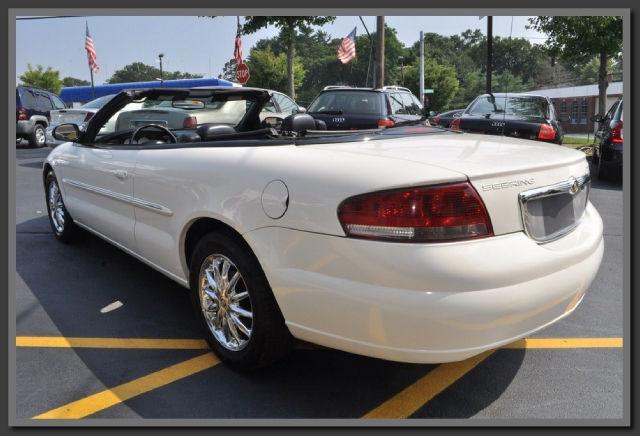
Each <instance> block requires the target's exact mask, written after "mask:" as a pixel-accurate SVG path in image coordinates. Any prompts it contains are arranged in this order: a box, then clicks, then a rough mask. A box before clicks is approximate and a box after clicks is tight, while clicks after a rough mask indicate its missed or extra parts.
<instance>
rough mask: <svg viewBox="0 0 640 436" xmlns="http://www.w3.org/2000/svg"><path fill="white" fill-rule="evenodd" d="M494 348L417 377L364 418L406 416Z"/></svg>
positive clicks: (484, 357) (450, 383) (398, 417)
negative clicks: (416, 379)
mask: <svg viewBox="0 0 640 436" xmlns="http://www.w3.org/2000/svg"><path fill="white" fill-rule="evenodd" d="M493 352H494V350H490V351H485V352H484V353H482V354H479V355H477V356H474V357H471V358H470V359H467V360H463V361H462V362H453V363H444V364H442V365H439V366H438V367H437V368H435V369H433V370H431V371H430V372H429V373H427V374H426V375H424V376H423V377H422V378H420V379H418V381H416V382H415V383H413V384H412V385H410V386H409V387H407V388H405V389H404V390H402V391H400V392H398V393H397V394H396V395H394V396H393V397H391V398H389V399H388V400H387V401H385V402H384V403H382V404H381V405H379V406H378V407H376V408H375V409H373V410H371V411H370V412H369V413H367V414H366V415H364V416H363V417H362V418H364V419H401V418H407V417H408V416H410V415H411V414H413V413H414V412H415V411H416V410H418V409H419V408H420V407H422V406H423V405H424V404H426V403H427V402H428V401H430V400H431V399H432V398H433V397H435V396H436V395H438V394H439V393H440V392H442V391H443V390H445V389H446V388H448V387H449V386H451V385H452V384H453V383H454V382H455V381H456V380H458V379H459V378H460V377H462V376H463V375H465V374H466V373H468V372H469V371H471V370H472V369H473V368H474V367H475V366H476V365H478V364H479V363H480V362H482V361H483V360H484V359H486V358H487V357H489V356H490V355H491V354H492V353H493Z"/></svg>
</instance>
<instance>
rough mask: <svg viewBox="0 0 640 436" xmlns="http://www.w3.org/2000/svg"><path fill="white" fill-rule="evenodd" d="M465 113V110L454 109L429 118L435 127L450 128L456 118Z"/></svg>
mask: <svg viewBox="0 0 640 436" xmlns="http://www.w3.org/2000/svg"><path fill="white" fill-rule="evenodd" d="M463 112H464V109H453V110H450V111H446V112H440V113H439V114H437V115H434V116H432V117H429V122H430V123H431V125H433V126H440V127H444V128H449V126H450V125H451V122H452V121H453V120H455V119H456V118H460V116H462V113H463Z"/></svg>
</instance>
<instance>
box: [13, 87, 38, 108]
mask: <svg viewBox="0 0 640 436" xmlns="http://www.w3.org/2000/svg"><path fill="white" fill-rule="evenodd" d="M19 94H20V97H21V98H20V99H18V100H17V101H16V105H17V106H22V107H24V108H27V109H33V108H34V107H35V105H36V101H35V97H34V96H33V94H32V93H31V91H29V90H28V89H24V88H22V90H21V91H19ZM16 97H18V94H16Z"/></svg>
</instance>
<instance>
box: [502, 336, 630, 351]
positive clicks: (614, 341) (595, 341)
mask: <svg viewBox="0 0 640 436" xmlns="http://www.w3.org/2000/svg"><path fill="white" fill-rule="evenodd" d="M621 347H622V338H530V339H520V340H519V341H516V342H512V343H511V344H508V345H505V346H503V347H502V348H509V349H518V348H527V349H532V348H621Z"/></svg>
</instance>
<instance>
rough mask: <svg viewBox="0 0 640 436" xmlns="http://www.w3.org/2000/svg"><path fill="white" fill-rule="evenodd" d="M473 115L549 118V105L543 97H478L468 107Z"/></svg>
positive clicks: (468, 111)
mask: <svg viewBox="0 0 640 436" xmlns="http://www.w3.org/2000/svg"><path fill="white" fill-rule="evenodd" d="M467 113H468V114H472V115H494V114H500V115H503V114H504V115H515V116H521V117H536V118H549V105H548V103H547V100H546V99H544V98H541V97H495V98H494V99H493V101H492V100H491V98H490V97H489V96H486V95H484V96H481V97H478V98H476V99H475V100H474V101H473V103H471V105H470V106H469V109H467Z"/></svg>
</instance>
